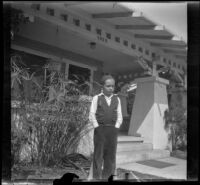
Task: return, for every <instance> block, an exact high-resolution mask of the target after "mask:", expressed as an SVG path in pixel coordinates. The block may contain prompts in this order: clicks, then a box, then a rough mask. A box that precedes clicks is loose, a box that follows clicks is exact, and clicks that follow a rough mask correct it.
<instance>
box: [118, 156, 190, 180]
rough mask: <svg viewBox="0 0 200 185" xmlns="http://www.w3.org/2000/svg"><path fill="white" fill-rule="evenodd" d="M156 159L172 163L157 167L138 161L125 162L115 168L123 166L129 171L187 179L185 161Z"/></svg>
mask: <svg viewBox="0 0 200 185" xmlns="http://www.w3.org/2000/svg"><path fill="white" fill-rule="evenodd" d="M156 161H161V162H165V163H172V164H174V165H172V166H168V167H164V168H157V167H151V166H147V165H143V164H139V163H136V162H134V163H127V164H121V165H118V166H117V168H123V169H127V170H131V171H137V172H140V173H145V174H150V175H155V176H159V177H163V178H167V179H174V180H176V179H177V180H186V179H187V161H186V160H183V159H179V158H174V157H169V158H163V159H156Z"/></svg>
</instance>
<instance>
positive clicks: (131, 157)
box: [116, 149, 170, 164]
mask: <svg viewBox="0 0 200 185" xmlns="http://www.w3.org/2000/svg"><path fill="white" fill-rule="evenodd" d="M169 156H170V151H168V150H158V149H155V150H142V151H122V152H117V156H116V161H117V164H125V163H131V162H136V161H143V160H149V159H161V158H165V157H169Z"/></svg>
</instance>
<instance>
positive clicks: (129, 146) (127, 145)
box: [117, 142, 153, 152]
mask: <svg viewBox="0 0 200 185" xmlns="http://www.w3.org/2000/svg"><path fill="white" fill-rule="evenodd" d="M143 150H146V151H147V150H153V145H152V144H151V143H135V142H119V143H118V144H117V152H125V151H143Z"/></svg>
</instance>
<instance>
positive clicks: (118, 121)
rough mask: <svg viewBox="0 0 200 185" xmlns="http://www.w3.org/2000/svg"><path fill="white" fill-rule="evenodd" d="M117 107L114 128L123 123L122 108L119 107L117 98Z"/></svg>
mask: <svg viewBox="0 0 200 185" xmlns="http://www.w3.org/2000/svg"><path fill="white" fill-rule="evenodd" d="M118 102H119V103H118V107H117V121H116V124H115V127H116V128H119V127H120V126H121V124H122V122H123V117H122V107H121V101H120V99H119V98H118Z"/></svg>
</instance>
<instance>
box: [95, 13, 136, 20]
mask: <svg viewBox="0 0 200 185" xmlns="http://www.w3.org/2000/svg"><path fill="white" fill-rule="evenodd" d="M132 14H133V11H129V12H112V13H96V14H92V18H94V19H106V18H116V17H131V16H132Z"/></svg>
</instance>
